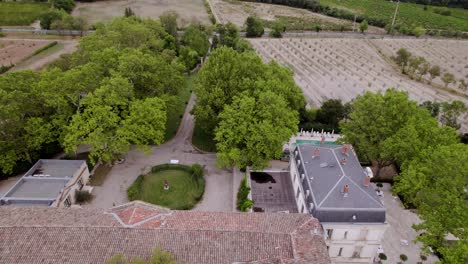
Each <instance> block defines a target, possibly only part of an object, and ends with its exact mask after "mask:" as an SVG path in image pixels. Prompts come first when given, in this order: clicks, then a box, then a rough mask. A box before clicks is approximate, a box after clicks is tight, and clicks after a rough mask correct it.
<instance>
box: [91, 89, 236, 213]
mask: <svg viewBox="0 0 468 264" xmlns="http://www.w3.org/2000/svg"><path fill="white" fill-rule="evenodd" d="M194 104H195V96H194V95H193V94H192V96H191V97H190V100H189V103H188V104H187V108H186V110H185V113H184V116H183V119H182V122H181V125H180V127H179V130H178V131H177V134H176V135H175V137H174V138H172V139H171V140H169V141H168V142H166V143H164V144H162V145H159V146H153V147H151V150H152V152H151V154H150V155H145V154H144V153H142V152H141V151H138V150H131V151H129V152H128V153H127V155H126V161H125V162H124V163H123V164H117V165H115V166H114V167H113V168H112V169H111V171H110V172H109V175H107V178H106V179H105V181H104V183H103V184H102V186H97V187H95V188H94V190H93V194H94V195H95V198H94V199H93V201H92V202H91V204H88V205H85V206H87V207H99V208H109V207H112V206H114V205H119V204H122V203H125V202H128V199H127V193H126V190H127V188H128V187H129V186H130V185H131V184H132V183H133V181H134V180H135V179H136V178H137V177H138V175H140V174H143V173H145V172H148V171H149V170H150V168H151V167H152V166H154V165H157V164H162V163H168V162H169V161H170V160H171V159H176V160H179V161H180V163H181V164H187V165H191V164H193V163H199V164H201V165H204V166H205V180H206V187H205V194H204V196H203V199H202V200H201V201H200V203H199V204H198V205H197V206H196V208H195V209H194V210H199V211H232V209H233V208H232V207H233V206H232V205H233V187H232V186H233V176H232V175H233V174H232V172H230V171H227V170H222V169H219V168H217V167H216V155H215V154H204V153H200V152H199V151H197V150H195V149H194V148H193V146H192V144H191V138H192V132H193V128H194V117H193V116H192V115H191V114H190V111H191V110H192V108H193V105H194Z"/></svg>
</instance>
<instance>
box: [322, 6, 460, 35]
mask: <svg viewBox="0 0 468 264" xmlns="http://www.w3.org/2000/svg"><path fill="white" fill-rule="evenodd" d="M320 4H321V5H323V6H328V7H330V8H337V9H342V10H348V11H351V12H353V13H356V14H360V15H362V16H364V17H368V18H370V19H373V20H381V21H383V22H385V23H386V24H389V23H391V21H392V17H393V13H394V12H395V6H396V1H394V2H388V1H386V0H346V1H339V0H320ZM436 8H438V7H433V6H431V7H428V8H427V10H424V6H423V5H418V4H412V3H400V7H399V11H398V15H397V19H396V24H404V25H405V26H408V27H411V26H422V27H424V28H426V29H444V30H461V31H468V10H464V9H461V8H444V9H447V10H450V11H451V15H450V16H443V15H440V14H436V13H435V12H433V11H434V9H436Z"/></svg>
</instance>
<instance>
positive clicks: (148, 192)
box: [134, 169, 205, 210]
mask: <svg viewBox="0 0 468 264" xmlns="http://www.w3.org/2000/svg"><path fill="white" fill-rule="evenodd" d="M139 177H142V178H139V179H137V180H136V181H135V183H134V184H138V185H139V187H140V188H139V191H138V197H137V198H138V200H142V201H145V202H148V203H152V204H157V205H161V206H164V207H167V208H170V209H176V210H188V209H192V208H193V207H194V206H195V205H196V204H197V202H198V201H199V200H200V198H201V196H202V195H203V192H204V190H205V184H204V180H201V181H198V182H197V180H196V179H195V178H194V177H193V176H192V175H191V173H190V172H189V171H186V170H179V169H165V170H160V171H158V172H154V173H149V174H147V175H144V176H139ZM166 180H167V182H168V184H169V190H164V182H165V181H166Z"/></svg>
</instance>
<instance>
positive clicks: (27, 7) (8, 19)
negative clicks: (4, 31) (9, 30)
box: [0, 2, 49, 26]
mask: <svg viewBox="0 0 468 264" xmlns="http://www.w3.org/2000/svg"><path fill="white" fill-rule="evenodd" d="M48 9H49V4H48V3H39V2H0V26H26V25H29V24H31V23H32V22H34V21H35V20H37V19H38V18H39V16H40V15H41V14H42V13H44V12H46V11H47V10H48Z"/></svg>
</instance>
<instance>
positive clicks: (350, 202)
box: [293, 144, 385, 222]
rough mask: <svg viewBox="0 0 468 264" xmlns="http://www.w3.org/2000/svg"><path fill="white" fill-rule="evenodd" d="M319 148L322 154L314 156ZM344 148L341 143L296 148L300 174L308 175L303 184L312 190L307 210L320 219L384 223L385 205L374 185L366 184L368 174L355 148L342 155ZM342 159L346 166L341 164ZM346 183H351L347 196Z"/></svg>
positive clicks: (306, 145) (295, 152) (305, 188)
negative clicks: (345, 192) (365, 179)
mask: <svg viewBox="0 0 468 264" xmlns="http://www.w3.org/2000/svg"><path fill="white" fill-rule="evenodd" d="M316 149H318V150H319V156H318V157H315V158H314V151H316ZM341 149H342V146H341V145H319V146H317V145H308V144H304V145H298V146H297V147H296V149H295V150H294V153H293V155H294V158H295V162H296V165H297V167H298V171H299V176H301V175H302V174H304V178H305V179H304V180H303V181H302V187H303V189H304V191H305V192H306V191H307V190H309V191H310V193H311V195H310V196H309V197H307V198H306V199H307V206H308V207H309V208H308V209H309V210H310V211H311V212H312V214H313V215H314V216H315V217H316V218H317V219H319V221H321V222H385V207H384V206H383V204H382V202H381V201H380V199H379V197H378V196H377V194H376V193H375V190H374V186H373V184H371V185H370V186H367V187H366V186H364V184H363V183H364V178H365V177H366V173H365V171H364V169H363V168H362V167H361V165H360V163H359V160H358V158H357V156H356V154H355V153H354V151H352V150H349V151H348V153H347V154H343V153H342V151H341ZM343 158H346V160H347V162H346V164H345V165H343V164H341V163H340V161H341V160H342V159H343ZM299 160H300V162H299V165H298V161H299ZM345 185H348V186H349V193H348V196H347V197H345V195H344V194H343V189H344V186H345ZM311 204H313V206H312V205H311ZM353 216H355V218H356V219H353Z"/></svg>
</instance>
